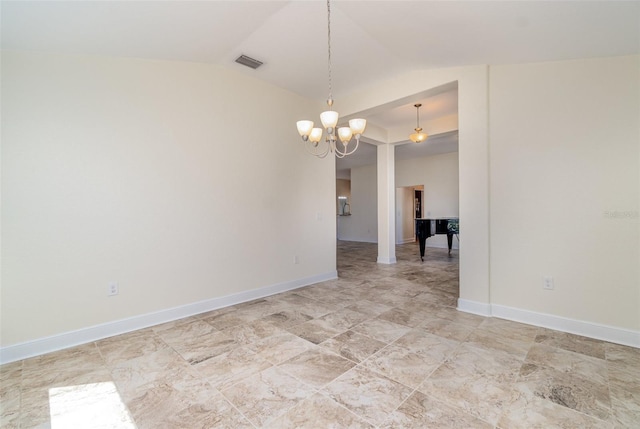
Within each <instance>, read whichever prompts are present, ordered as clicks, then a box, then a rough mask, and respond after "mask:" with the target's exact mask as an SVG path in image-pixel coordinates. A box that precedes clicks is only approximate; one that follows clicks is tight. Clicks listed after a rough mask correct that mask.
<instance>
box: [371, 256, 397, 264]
mask: <svg viewBox="0 0 640 429" xmlns="http://www.w3.org/2000/svg"><path fill="white" fill-rule="evenodd" d="M376 262H377V263H378V264H395V263H396V262H398V261H397V259H396V258H395V257H394V258H383V257H381V256H378V260H377V261H376Z"/></svg>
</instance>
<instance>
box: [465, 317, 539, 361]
mask: <svg viewBox="0 0 640 429" xmlns="http://www.w3.org/2000/svg"><path fill="white" fill-rule="evenodd" d="M487 320H490V319H487ZM509 323H510V324H511V323H514V322H509ZM505 328H506V329H501V328H500V327H499V326H496V324H488V323H487V321H484V322H482V324H481V325H480V326H479V327H478V328H476V329H475V330H474V331H473V332H471V333H470V334H469V336H468V337H467V338H466V340H465V342H466V343H469V344H472V345H474V346H475V347H479V348H484V349H487V350H496V351H501V352H505V353H509V354H512V355H514V356H516V357H518V358H520V359H524V357H525V356H526V355H527V353H528V351H529V348H530V347H531V346H532V345H533V339H534V336H535V333H533V334H530V333H523V332H521V331H519V329H518V328H515V329H514V328H513V327H512V326H510V325H505ZM528 328H530V327H528Z"/></svg>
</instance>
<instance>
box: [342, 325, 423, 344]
mask: <svg viewBox="0 0 640 429" xmlns="http://www.w3.org/2000/svg"><path fill="white" fill-rule="evenodd" d="M351 330H352V331H355V332H358V333H360V334H364V335H366V336H368V337H371V338H373V339H374V340H378V341H382V342H383V343H387V344H388V343H391V342H393V341H395V340H397V339H398V338H400V337H401V336H403V335H404V334H406V333H407V332H409V331H410V330H411V328H409V327H408V326H404V325H399V324H397V323H393V322H389V321H386V320H381V319H369V320H367V321H365V322H362V323H361V324H359V325H357V326H354V327H353V328H352V329H351Z"/></svg>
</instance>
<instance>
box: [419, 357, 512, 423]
mask: <svg viewBox="0 0 640 429" xmlns="http://www.w3.org/2000/svg"><path fill="white" fill-rule="evenodd" d="M521 365H522V361H521V360H520V359H518V358H516V357H514V356H512V355H510V354H507V353H496V352H494V351H492V350H486V349H482V348H476V347H473V346H471V345H469V344H461V345H460V346H459V347H458V348H457V349H456V350H455V351H454V353H453V354H452V356H450V357H449V358H447V359H446V360H445V362H444V363H442V364H441V365H440V366H439V367H438V368H437V369H436V370H435V371H434V372H433V373H431V375H430V376H429V377H428V378H427V379H426V380H425V381H424V382H423V383H422V385H421V386H420V387H418V390H419V391H420V392H422V393H424V394H426V395H428V396H432V397H435V398H438V399H440V400H442V401H445V402H447V403H448V404H451V405H454V406H457V407H459V408H462V409H463V410H465V411H466V412H468V413H470V414H472V415H473V416H475V417H478V418H480V419H482V420H484V421H487V422H489V423H491V424H495V422H496V421H497V420H498V418H499V417H500V415H501V414H502V411H503V407H504V405H505V402H508V400H509V398H510V397H511V389H512V386H513V383H514V381H515V380H516V377H517V376H518V373H519V370H520V367H521Z"/></svg>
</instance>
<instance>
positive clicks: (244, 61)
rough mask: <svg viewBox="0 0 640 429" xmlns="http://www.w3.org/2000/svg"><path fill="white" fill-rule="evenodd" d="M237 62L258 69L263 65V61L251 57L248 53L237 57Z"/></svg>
mask: <svg viewBox="0 0 640 429" xmlns="http://www.w3.org/2000/svg"><path fill="white" fill-rule="evenodd" d="M236 63H238V64H242V65H243V66H247V67H251V68H252V69H257V68H258V67H260V66H261V65H262V61H258V60H254V59H253V58H251V57H248V56H246V55H240V56H239V57H238V58H236Z"/></svg>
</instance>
